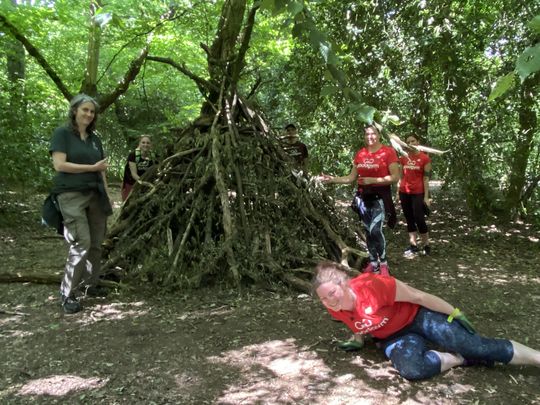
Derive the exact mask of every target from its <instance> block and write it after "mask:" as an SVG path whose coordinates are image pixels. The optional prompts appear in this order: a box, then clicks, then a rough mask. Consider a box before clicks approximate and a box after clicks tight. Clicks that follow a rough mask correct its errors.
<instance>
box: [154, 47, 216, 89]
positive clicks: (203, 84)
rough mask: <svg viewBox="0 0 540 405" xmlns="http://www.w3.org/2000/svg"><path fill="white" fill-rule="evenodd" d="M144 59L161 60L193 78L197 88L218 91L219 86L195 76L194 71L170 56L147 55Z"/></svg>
mask: <svg viewBox="0 0 540 405" xmlns="http://www.w3.org/2000/svg"><path fill="white" fill-rule="evenodd" d="M146 59H147V60H153V61H154V62H161V63H165V64H167V65H171V66H172V67H174V68H175V69H177V70H178V71H180V72H181V73H183V74H184V75H186V76H187V77H189V78H190V79H191V80H193V81H194V82H195V83H196V84H197V86H198V87H199V89H202V88H205V89H207V90H213V91H219V87H217V86H215V85H214V84H212V83H210V82H209V81H207V80H204V79H203V78H202V77H199V76H197V75H196V74H195V73H193V72H191V71H190V70H188V69H187V68H186V67H185V65H183V64H179V63H176V62H175V61H173V60H172V59H170V58H162V57H160V56H150V55H149V56H148V57H147V58H146Z"/></svg>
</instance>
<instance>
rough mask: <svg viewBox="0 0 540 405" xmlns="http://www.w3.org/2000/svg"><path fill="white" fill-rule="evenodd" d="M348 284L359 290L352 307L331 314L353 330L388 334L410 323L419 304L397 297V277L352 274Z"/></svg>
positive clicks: (378, 334)
mask: <svg viewBox="0 0 540 405" xmlns="http://www.w3.org/2000/svg"><path fill="white" fill-rule="evenodd" d="M349 285H350V287H351V289H352V290H353V291H354V293H355V294H356V308H355V309H354V310H353V311H333V310H331V309H328V312H330V315H332V316H333V317H334V318H336V319H338V320H340V321H342V322H343V323H345V324H346V325H347V326H348V327H349V328H350V329H351V330H352V331H353V332H354V333H362V334H370V335H372V336H374V337H376V338H381V339H384V338H387V337H388V336H391V335H393V334H394V333H396V332H398V331H400V330H401V329H403V328H404V327H405V326H407V325H409V324H410V323H411V322H412V321H413V319H414V317H415V316H416V313H417V312H418V309H419V308H420V306H419V305H418V304H413V303H410V302H401V301H398V302H396V301H395V298H396V279H395V278H394V277H388V276H380V275H378V274H373V273H364V274H361V275H359V276H358V277H356V278H353V279H352V280H351V281H350V282H349Z"/></svg>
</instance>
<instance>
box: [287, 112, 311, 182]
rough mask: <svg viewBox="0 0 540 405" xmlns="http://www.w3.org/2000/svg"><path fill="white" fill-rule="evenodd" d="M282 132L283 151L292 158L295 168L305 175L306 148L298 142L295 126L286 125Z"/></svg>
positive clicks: (306, 163)
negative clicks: (283, 135) (283, 137)
mask: <svg viewBox="0 0 540 405" xmlns="http://www.w3.org/2000/svg"><path fill="white" fill-rule="evenodd" d="M284 131H285V141H284V142H283V143H282V147H283V149H284V150H285V152H287V154H288V155H289V156H290V157H291V158H292V160H293V162H294V164H295V168H296V169H298V170H303V171H304V173H307V167H308V148H307V146H306V145H305V144H304V143H302V142H300V139H299V138H298V130H297V129H296V125H294V124H292V123H291V124H287V125H286V126H285V129H284Z"/></svg>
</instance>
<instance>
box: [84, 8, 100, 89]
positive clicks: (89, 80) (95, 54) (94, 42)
mask: <svg viewBox="0 0 540 405" xmlns="http://www.w3.org/2000/svg"><path fill="white" fill-rule="evenodd" d="M99 7H101V4H100V1H96V0H93V1H92V2H91V3H90V27H89V32H88V53H87V55H86V57H87V59H86V70H85V72H84V81H83V83H82V85H81V93H85V94H88V95H89V96H92V97H96V96H97V92H98V90H97V74H98V66H99V50H100V46H101V27H100V25H99V24H98V22H97V20H96V18H95V17H96V11H97V9H98V8H99Z"/></svg>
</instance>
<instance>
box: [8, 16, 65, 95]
mask: <svg viewBox="0 0 540 405" xmlns="http://www.w3.org/2000/svg"><path fill="white" fill-rule="evenodd" d="M0 23H1V25H0V27H1V28H2V30H3V31H5V32H6V31H7V32H8V33H9V34H11V35H13V37H15V39H16V40H17V41H19V42H20V43H22V44H23V46H24V48H25V49H26V51H27V52H28V53H29V54H30V55H31V56H33V57H34V58H35V59H36V60H37V62H38V64H39V65H40V66H41V67H42V68H43V70H45V72H46V73H47V75H49V77H50V78H51V80H52V81H53V82H54V84H56V87H58V89H59V90H60V92H61V93H62V94H63V95H64V97H65V98H66V99H67V100H71V98H72V97H73V94H72V93H71V92H70V91H69V90H68V88H67V87H66V86H65V85H64V82H63V81H62V79H60V77H59V76H58V74H57V73H56V72H55V70H54V69H53V68H52V67H51V65H49V63H48V62H47V60H46V59H45V57H44V56H43V55H42V54H41V52H39V50H38V49H37V48H36V47H35V46H34V45H32V43H31V42H30V41H29V40H28V39H27V38H26V37H25V36H24V35H23V34H21V33H20V32H19V30H18V29H17V27H15V26H14V25H13V24H12V23H11V22H9V21H8V20H7V18H6V17H5V16H3V15H1V14H0Z"/></svg>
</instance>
